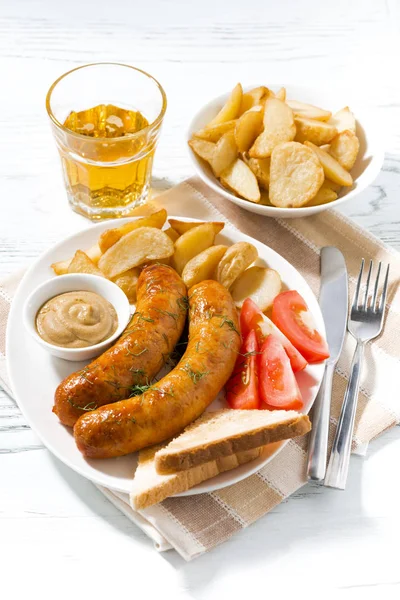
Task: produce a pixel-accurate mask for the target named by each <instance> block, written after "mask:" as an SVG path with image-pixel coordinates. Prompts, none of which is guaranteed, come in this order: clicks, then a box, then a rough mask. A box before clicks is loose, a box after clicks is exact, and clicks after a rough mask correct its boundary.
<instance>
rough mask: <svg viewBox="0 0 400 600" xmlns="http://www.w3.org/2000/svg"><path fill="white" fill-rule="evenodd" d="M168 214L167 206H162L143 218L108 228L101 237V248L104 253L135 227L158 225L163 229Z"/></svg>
mask: <svg viewBox="0 0 400 600" xmlns="http://www.w3.org/2000/svg"><path fill="white" fill-rule="evenodd" d="M167 216H168V215H167V211H166V210H165V208H161V209H160V210H158V211H157V212H155V213H153V214H151V215H149V216H147V217H142V218H141V219H136V220H135V221H129V222H128V223H125V224H124V225H121V227H115V228H114V229H107V231H104V232H103V233H102V234H101V236H100V238H99V246H100V250H101V251H102V253H103V254H104V253H105V252H107V250H108V249H109V248H111V246H113V245H114V244H116V243H117V242H118V241H119V240H120V239H121V238H122V237H123V236H124V235H126V234H127V233H129V232H130V231H133V230H134V229H139V227H157V229H161V228H162V227H163V225H164V223H165V221H166V219H167Z"/></svg>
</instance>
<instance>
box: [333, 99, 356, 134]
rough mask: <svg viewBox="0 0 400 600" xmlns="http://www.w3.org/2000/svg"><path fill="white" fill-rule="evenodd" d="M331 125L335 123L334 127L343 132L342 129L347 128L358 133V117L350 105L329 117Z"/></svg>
mask: <svg viewBox="0 0 400 600" xmlns="http://www.w3.org/2000/svg"><path fill="white" fill-rule="evenodd" d="M329 125H333V127H336V129H337V132H338V133H341V132H342V131H346V130H349V131H352V132H353V133H357V132H356V119H355V117H354V115H353V113H352V112H351V110H350V109H349V107H348V106H345V107H344V108H342V109H341V110H339V111H338V112H337V113H335V114H334V115H333V116H332V117H331V118H330V119H329Z"/></svg>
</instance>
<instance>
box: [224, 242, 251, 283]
mask: <svg viewBox="0 0 400 600" xmlns="http://www.w3.org/2000/svg"><path fill="white" fill-rule="evenodd" d="M257 257H258V252H257V248H256V247H255V246H253V244H249V243H248V242H236V244H233V245H232V246H230V247H229V248H228V250H227V251H226V252H225V254H224V256H223V257H222V259H221V260H220V262H219V264H218V267H217V280H218V281H219V282H220V283H221V284H222V285H223V286H225V287H226V288H227V289H229V288H230V287H231V285H232V284H233V282H234V281H235V280H236V279H237V278H238V277H239V275H241V274H242V273H243V271H245V269H247V267H249V266H250V265H251V263H253V262H254V261H255V260H257Z"/></svg>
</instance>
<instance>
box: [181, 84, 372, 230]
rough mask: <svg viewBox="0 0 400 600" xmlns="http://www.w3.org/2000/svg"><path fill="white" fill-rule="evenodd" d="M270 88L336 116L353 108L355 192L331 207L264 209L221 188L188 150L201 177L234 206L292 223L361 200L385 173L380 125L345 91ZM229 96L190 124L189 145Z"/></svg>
mask: <svg viewBox="0 0 400 600" xmlns="http://www.w3.org/2000/svg"><path fill="white" fill-rule="evenodd" d="M259 85H263V84H260V83H258V84H254V85H250V86H246V87H244V91H248V90H250V89H252V88H254V87H257V86H259ZM270 87H271V89H273V90H275V91H276V90H278V89H279V88H280V87H285V88H286V92H287V97H288V99H290V100H299V101H301V102H307V103H309V104H314V105H315V106H320V107H321V108H325V109H326V110H330V111H331V112H332V113H335V112H336V111H338V110H340V109H341V108H343V107H344V106H350V109H351V110H352V112H353V113H354V115H355V117H356V120H357V135H358V138H359V140H360V152H359V155H358V157H357V161H356V164H355V165H354V167H353V169H352V171H351V175H352V177H353V179H354V184H353V186H352V187H351V188H342V190H341V191H340V194H339V198H338V199H337V200H334V201H333V202H330V203H328V204H321V205H319V206H308V207H302V208H278V207H276V206H264V205H262V204H257V203H255V202H249V201H248V200H243V199H242V198H238V197H237V196H235V195H234V194H232V193H231V192H229V191H228V190H227V189H226V188H224V187H223V186H222V185H221V184H220V182H219V181H218V179H217V178H216V177H215V175H214V174H213V172H212V170H211V168H210V166H209V165H208V163H206V162H205V161H203V160H201V159H200V158H199V157H198V156H197V155H196V154H195V153H194V152H193V150H192V149H191V148H190V147H189V146H187V147H188V151H189V155H190V158H191V160H192V164H193V166H194V168H195V170H196V172H197V174H198V175H199V177H200V178H201V179H202V180H203V181H204V182H205V183H206V184H207V185H208V186H209V187H210V188H212V189H213V190H214V191H215V192H218V193H219V194H221V195H222V196H225V198H227V199H228V200H231V202H234V203H235V204H237V205H238V206H241V207H242V208H244V209H246V210H249V211H250V212H253V213H257V214H259V215H265V216H266V217H276V218H285V219H287V218H289V219H290V218H299V217H307V216H309V215H314V214H316V213H319V212H322V211H323V210H327V209H329V208H337V207H338V206H340V205H342V204H345V203H347V202H349V201H350V200H352V199H353V198H355V197H356V196H358V195H359V194H360V193H361V192H363V191H364V190H365V189H366V188H367V187H368V186H369V185H371V183H372V182H373V181H374V179H376V177H377V175H378V173H379V171H380V170H381V168H382V164H383V159H384V149H383V146H382V142H381V136H380V132H379V124H378V126H376V125H375V126H374V123H373V121H372V119H371V118H369V117H368V116H365V115H363V113H362V111H361V110H360V109H359V108H358V107H357V105H356V102H352V100H351V98H349V94H348V93H347V92H346V90H345V89H344V90H343V91H341V93H340V97H339V96H337V95H335V90H334V88H332V87H331V88H329V87H327V86H324V85H320V86H319V87H315V88H310V87H302V86H297V85H285V84H271V85H270ZM228 96H229V92H228V93H226V94H223V95H222V96H218V98H214V100H211V101H210V102H209V103H208V104H206V105H205V106H204V107H203V108H202V109H201V110H199V112H198V113H197V114H196V115H195V117H194V118H193V120H192V122H191V123H190V126H189V130H188V132H187V140H188V141H189V140H190V139H191V137H192V134H193V133H195V132H196V131H198V130H199V129H202V128H203V127H205V126H206V125H207V123H209V122H210V121H211V119H212V118H213V117H215V115H216V114H217V113H218V111H219V110H220V109H221V108H222V106H223V105H224V103H225V102H226V100H227V99H228Z"/></svg>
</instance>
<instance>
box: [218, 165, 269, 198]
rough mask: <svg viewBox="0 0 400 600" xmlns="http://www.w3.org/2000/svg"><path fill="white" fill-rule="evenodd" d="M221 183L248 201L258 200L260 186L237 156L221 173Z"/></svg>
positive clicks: (251, 172) (248, 168)
mask: <svg viewBox="0 0 400 600" xmlns="http://www.w3.org/2000/svg"><path fill="white" fill-rule="evenodd" d="M221 183H222V184H223V185H224V186H226V187H228V188H229V189H231V190H232V191H234V192H236V193H237V194H238V195H239V196H240V197H241V198H245V199H246V200H250V202H259V201H260V188H259V187H258V183H257V178H256V176H255V175H254V173H253V171H252V170H251V169H250V167H248V166H247V165H246V163H245V162H243V161H242V160H241V159H240V158H237V159H236V160H235V162H234V163H233V164H232V165H231V166H230V167H228V168H227V169H225V171H223V172H222V173H221Z"/></svg>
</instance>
